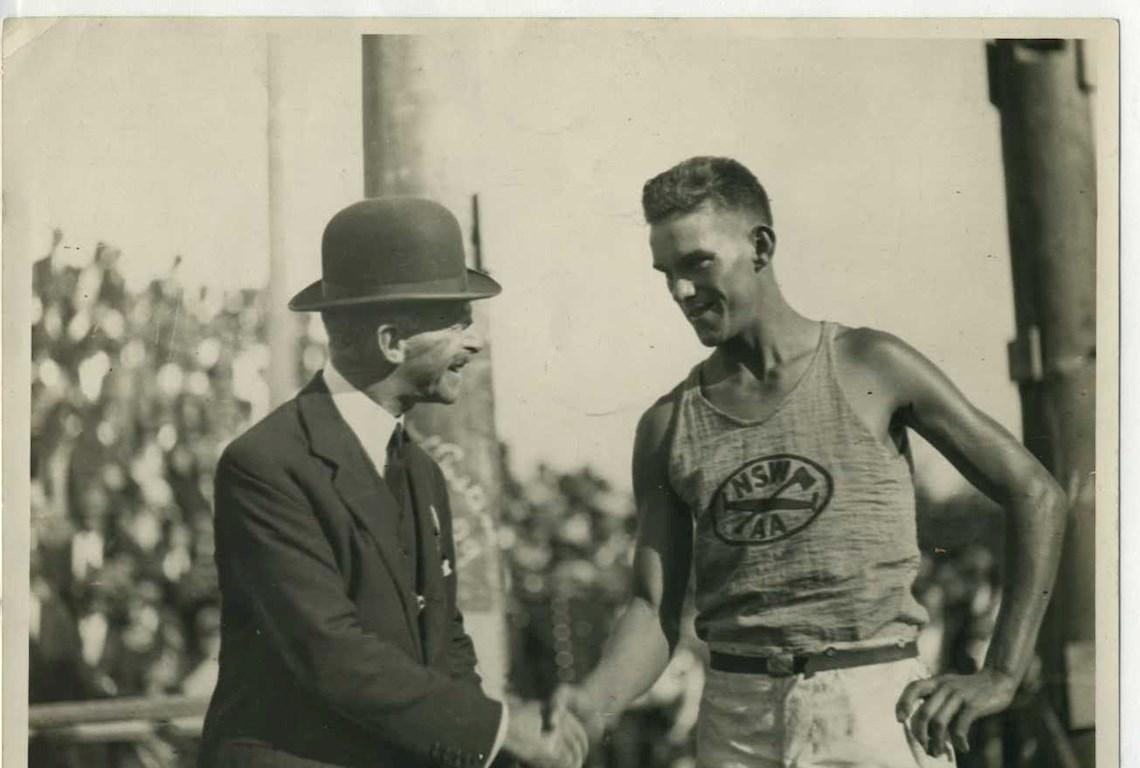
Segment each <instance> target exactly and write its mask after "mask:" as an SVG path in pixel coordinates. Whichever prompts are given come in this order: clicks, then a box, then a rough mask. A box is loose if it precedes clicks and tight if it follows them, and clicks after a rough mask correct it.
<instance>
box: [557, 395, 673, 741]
mask: <svg viewBox="0 0 1140 768" xmlns="http://www.w3.org/2000/svg"><path fill="white" fill-rule="evenodd" d="M672 407H673V406H672V398H665V399H662V400H661V401H659V402H658V403H657V404H655V405H654V406H653V407H652V408H650V409H649V410H648V411H647V412H646V413H645V415H644V416H642V418H641V422H640V423H639V424H638V427H637V437H636V440H635V442H634V449H633V492H634V497H635V500H636V503H637V515H638V533H637V545H636V550H635V555H634V563H633V590H632V595H631V597H630V601H629V605H628V606H627V607H626V610H625V612H624V613H623V614H622V616H621V618H620V619H618V622H617V625H616V626H615V628H614V631H613V633H612V634H611V635H610V639H609V641H608V642H607V643H606V648H605V651H604V652H603V654H602V659H601V661H600V662H598V666H597V667H596V668H595V669H594V671H593V672H591V673H590V675H589V676H588V677H587V678H586V679H585V680H584V681H583V682H582V683H581V684H580V685H579V686H564V687H563V688H560V689H559V691H558V692H557V693H556V694H555V698H554V701H555V704H556V706H565V707H568V708H570V709H571V710H572V711H574V713H575V714H577V715H578V717H579V718H580V719H581V720H582V721H583V722H584V723H586V727H587V729H588V730H590V731H591V735H592V736H594V737H596V736H598V735H600V732H601V730H602V729H603V728H604V727H605V726H606V724H607V722H608V720H609V719H611V718H613V717H615V716H616V715H618V714H619V713H620V712H621V711H622V710H623V709H625V708H626V707H627V706H628V705H629V704H630V702H632V701H633V700H634V699H635V698H637V697H638V696H640V695H641V694H642V693H644V692H645V691H647V690H649V688H650V687H651V686H652V685H653V683H654V682H656V681H657V678H659V677H660V676H661V673H662V672H663V671H664V670H665V667H666V665H667V664H668V663H669V658H670V656H671V655H672V653H673V649H674V648H675V647H676V644H677V639H678V637H679V635H680V627H681V607H682V603H683V601H684V597H685V589H686V586H687V582H688V578H689V563H690V561H691V559H692V544H693V522H692V516H691V515H690V513H689V511H688V509H686V508H685V506H684V505H683V504H682V503H681V501H680V500H679V499H678V498H677V497H676V495H675V494H674V493H673V491H672V489H671V487H670V485H669V481H668V440H667V433H668V429H669V422H670V416H671V413H672Z"/></svg>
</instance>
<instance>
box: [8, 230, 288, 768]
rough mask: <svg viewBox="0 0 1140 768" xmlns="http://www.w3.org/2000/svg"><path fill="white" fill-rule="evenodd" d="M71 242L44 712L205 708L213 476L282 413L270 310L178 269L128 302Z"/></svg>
mask: <svg viewBox="0 0 1140 768" xmlns="http://www.w3.org/2000/svg"><path fill="white" fill-rule="evenodd" d="M61 241H62V235H61V233H59V232H58V231H57V232H56V233H55V237H54V239H53V245H52V249H51V252H50V253H49V254H48V255H47V256H45V257H44V258H42V259H40V260H39V261H37V262H36V263H35V265H34V267H33V274H32V282H33V307H32V329H31V332H32V367H31V385H32V399H31V435H32V439H31V537H32V549H31V598H32V599H31V604H30V616H29V618H30V658H29V664H30V667H29V679H30V701H31V702H32V703H38V702H49V701H63V700H67V701H74V700H84V699H92V698H110V697H123V696H139V695H162V694H185V695H190V696H208V695H209V694H210V693H211V691H212V690H213V685H214V681H215V679H216V674H217V652H218V645H219V623H220V616H219V606H218V599H219V598H218V590H217V582H216V573H215V569H214V563H213V530H212V516H211V507H210V504H211V501H210V500H211V498H212V495H213V490H212V481H213V468H214V464H215V462H216V459H217V456H218V454H219V452H220V450H221V448H222V447H224V445H225V443H226V442H227V441H228V440H229V439H230V438H231V437H232V436H233V435H235V434H236V433H237V432H239V431H240V430H241V429H242V428H243V427H244V425H246V424H247V423H248V422H249V421H250V420H251V419H253V418H255V417H257V416H259V415H260V414H261V413H262V412H263V411H264V410H265V409H266V407H267V406H268V392H267V390H266V385H265V383H264V377H263V376H262V369H263V368H264V367H265V365H266V363H267V358H268V350H267V348H266V346H265V344H264V342H263V339H264V336H265V333H264V327H263V318H264V314H265V313H264V312H263V311H262V309H261V307H260V306H259V302H260V301H261V298H260V297H259V294H258V292H255V291H237V292H230V293H224V294H222V293H216V292H211V291H209V290H206V289H201V290H195V291H190V290H187V289H186V288H185V287H184V286H183V285H182V282H181V280H180V278H179V268H180V266H181V260H180V259H174V261H173V263H172V264H171V265H170V267H169V269H168V270H167V271H166V274H164V275H163V276H162V277H161V278H159V279H156V280H154V281H152V282H151V283H150V284H149V285H148V286H146V287H145V289H143V290H141V291H135V292H131V291H128V290H127V288H126V284H125V281H124V279H123V276H122V274H121V272H120V270H119V268H118V260H119V256H120V254H119V252H118V250H117V249H116V248H114V247H113V246H110V245H107V244H102V243H101V244H99V245H97V246H96V247H95V248H94V249H93V252H92V253H91V254H90V255H89V256H87V257H86V258H85V259H75V258H69V257H68V256H69V254H65V253H63V252H62V246H61ZM76 262H79V263H78V264H77V263H76ZM34 754H35V751H34V750H33V755H34ZM43 761H44V762H45V764H46V761H48V758H47V757H44V758H43ZM111 762H119V763H121V762H123V761H121V760H111ZM128 762H129V761H128ZM144 763H145V761H144ZM104 764H106V763H104Z"/></svg>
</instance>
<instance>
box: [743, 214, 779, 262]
mask: <svg viewBox="0 0 1140 768" xmlns="http://www.w3.org/2000/svg"><path fill="white" fill-rule="evenodd" d="M749 234H751V236H752V248H753V253H754V255H753V257H752V261H753V263H754V264H755V265H756V271H757V272H759V271H760V270H762V269H763V268H764V267H766V266H768V265H769V264H771V263H772V259H773V257H775V255H776V231H775V230H774V229H772V228H771V227H769V226H768V225H767V224H758V225H756V226H755V227H753V228H752V231H751V232H750V233H749Z"/></svg>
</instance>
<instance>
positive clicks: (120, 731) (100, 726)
mask: <svg viewBox="0 0 1140 768" xmlns="http://www.w3.org/2000/svg"><path fill="white" fill-rule="evenodd" d="M209 703H210V699H209V698H208V697H199V696H140V697H131V698H119V699H107V700H99V701H65V702H59V703H53V704H34V705H32V706H30V707H28V730H29V736H30V737H31V738H50V739H62V740H67V741H78V742H87V743H98V742H109V741H140V740H145V739H147V738H151V737H153V736H155V735H158V734H162V733H176V734H178V735H180V736H196V735H198V734H200V733H201V731H202V720H203V718H204V717H205V715H206V707H207V705H208V704H209Z"/></svg>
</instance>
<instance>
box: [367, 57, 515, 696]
mask: <svg viewBox="0 0 1140 768" xmlns="http://www.w3.org/2000/svg"><path fill="white" fill-rule="evenodd" d="M425 44H426V43H425V39H424V38H421V37H414V36H403V35H365V36H364V38H363V47H362V53H363V62H362V68H363V87H364V92H363V112H364V126H363V128H364V131H363V136H364V191H365V195H367V196H369V197H376V196H380V195H391V194H418V195H425V196H428V197H432V198H434V199H436V200H440V201H441V202H444V203H445V204H448V206H449V207H451V208H452V210H453V212H455V214H456V216H457V217H458V218H459V219H460V220H461V221H462V219H463V218H464V215H463V214H464V211H462V210H460V209H458V207H457V206H456V205H455V202H454V201H455V200H456V199H459V200H462V201H464V203H466V202H467V200H469V199H471V197H470V191H469V190H462V189H457V188H456V185H449V184H447V183H445V182H444V181H443V180H444V179H445V178H446V176H447V174H446V173H445V172H444V171H445V169H444V167H443V166H444V165H446V162H447V156H446V154H445V153H446V152H447V150H449V149H454V147H444V146H439V145H438V144H432V143H430V142H429V140H428V129H429V123H430V120H431V118H432V116H433V114H435V113H436V112H437V110H438V109H439V108H440V106H441V104H442V102H444V101H445V100H446V98H447V96H446V94H441V93H438V92H437V91H438V90H439V89H438V87H437V86H436V85H435V84H434V83H433V81H432V80H431V79H430V77H429V69H430V64H431V57H430V55H429V54H428V53H427V51H426V50H425ZM472 213H473V221H472V222H471V225H470V229H469V234H470V236H471V241H472V243H471V244H472V248H471V249H470V250H471V253H472V254H474V255H475V256H476V258H477V259H479V258H481V256H480V243H479V239H478V211H477V208H473V209H472ZM469 255H470V254H469ZM485 304H486V302H475V303H474V305H473V307H472V309H473V310H474V316H475V322H476V325H477V326H479V327H480V330H482V332H483V337H484V339H487V338H488V333H487V315H486V311H487V310H486V306H485ZM463 376H464V383H463V394H462V396H461V397H460V399H459V401H458V402H457V403H455V404H454V405H449V406H434V405H418V406H416V408H415V409H414V410H413V411H412V412H411V413H410V414H409V418H408V420H409V425H408V426H409V430H410V431H411V432H412V433H413V435H414V436H416V437H417V439H418V440H419V441H420V444H421V446H422V447H423V448H425V449H426V450H427V451H428V452H429V453H430V454H432V456H433V457H434V458H435V460H436V461H437V462H439V464H440V467H441V468H442V470H443V473H444V476H445V477H446V478H447V483H448V490H449V492H450V496H451V506H452V511H453V515H454V532H455V539H456V550H457V553H456V557H457V560H458V562H457V563H456V566H457V569H458V571H459V603H460V607H461V609H462V610H463V614H464V619H465V622H466V626H467V630H468V632H469V633H470V634H471V637H472V640H473V641H474V642H475V646H476V652H477V654H478V658H479V667H480V671H481V672H482V675H483V680H484V686H485V687H486V689H487V692H488V693H490V694H492V695H498V694H500V693H501V692H502V690H503V687H504V685H505V680H506V673H507V668H506V666H507V659H506V626H505V619H504V615H505V606H504V600H503V590H502V578H501V572H500V561H499V551H498V543H497V536H496V532H495V526H496V521H497V517H498V509H499V506H500V502H501V499H502V491H501V489H502V466H501V455H500V451H499V443H498V438H497V436H496V432H495V418H494V393H493V391H492V387H491V348H490V344H489V343H488V345H487V346H486V348H485V349H484V351H483V352H482V353H481V354H479V355H477V356H476V357H475V358H474V359H473V360H472V361H471V362H470V363H469V364H468V365H467V367H466V368H465V369H464V373H463Z"/></svg>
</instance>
